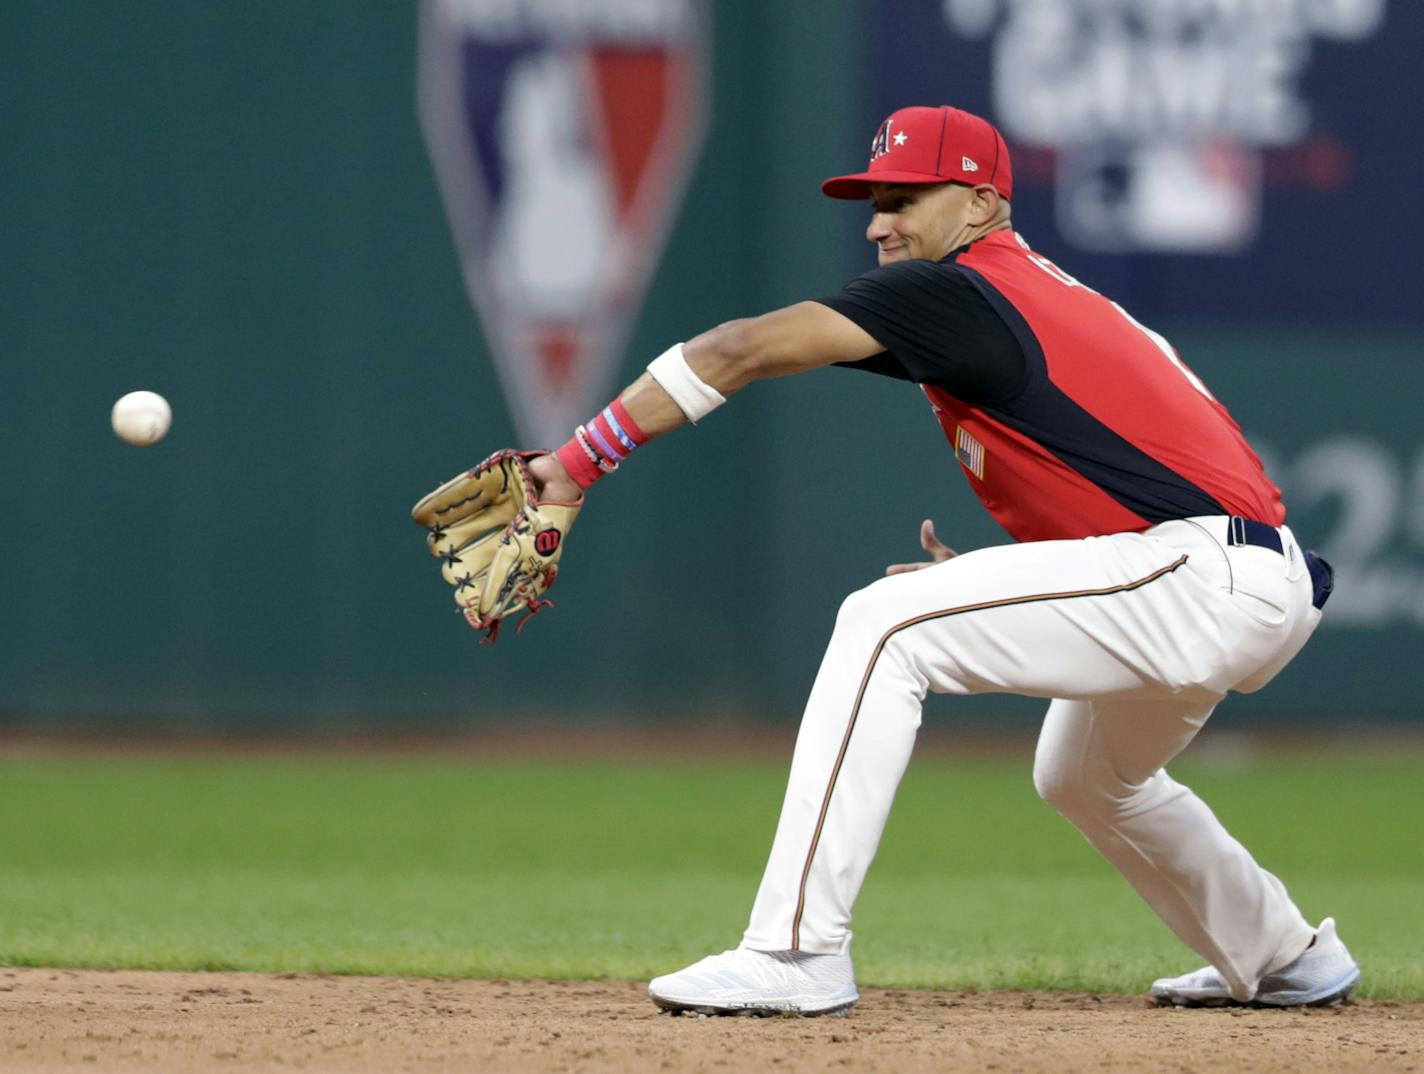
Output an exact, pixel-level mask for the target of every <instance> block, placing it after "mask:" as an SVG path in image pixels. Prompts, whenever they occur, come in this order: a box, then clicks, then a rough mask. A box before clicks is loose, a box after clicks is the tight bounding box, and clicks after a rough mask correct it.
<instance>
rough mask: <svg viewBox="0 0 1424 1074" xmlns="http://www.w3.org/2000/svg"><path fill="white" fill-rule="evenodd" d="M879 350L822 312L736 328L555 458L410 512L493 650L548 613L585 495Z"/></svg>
mask: <svg viewBox="0 0 1424 1074" xmlns="http://www.w3.org/2000/svg"><path fill="white" fill-rule="evenodd" d="M883 349H884V348H882V347H881V346H880V345H879V344H878V343H876V341H875V340H874V339H872V338H871V337H870V336H868V335H866V333H865V332H864V331H863V330H862V329H860V328H858V327H857V326H856V325H855V324H854V323H852V322H851V321H850V320H848V319H847V318H845V317H843V316H841V314H839V313H836V312H835V311H834V310H832V309H830V308H829V307H826V306H822V305H820V304H819V303H815V302H799V303H797V304H796V305H794V306H788V307H786V308H785V309H780V310H775V311H774V312H772V313H768V314H765V315H764V316H761V317H750V318H747V319H746V320H740V321H730V322H728V323H727V324H724V325H719V326H718V327H716V328H714V329H712V330H711V331H710V332H703V333H702V334H701V335H700V336H697V337H696V338H695V339H693V340H691V341H690V342H688V343H685V344H683V343H679V344H678V345H677V346H675V347H670V348H668V350H667V351H666V352H665V353H663V354H662V355H661V356H660V357H658V358H657V359H655V360H654V361H653V362H652V364H650V365H649V366H648V371H647V373H645V374H643V376H641V377H639V378H638V380H637V381H636V382H635V383H633V384H632V385H630V386H629V387H628V389H627V390H626V391H624V392H623V393H622V394H621V395H619V396H618V398H616V399H614V400H613V401H612V402H611V403H609V404H608V405H607V406H606V407H604V408H603V410H601V411H600V412H599V413H598V414H596V415H595V416H594V417H593V418H592V419H591V420H590V421H589V422H588V423H587V424H586V425H580V426H579V427H578V428H577V429H574V430H572V431H573V436H572V438H570V440H569V441H568V443H566V444H564V446H563V447H561V448H559V449H558V450H557V451H555V452H553V453H552V454H541V453H537V452H524V451H509V450H506V451H497V452H495V453H494V454H493V455H491V456H490V457H489V458H487V459H486V460H485V461H484V462H482V463H480V464H479V465H478V466H475V467H474V468H473V469H471V470H467V471H465V472H464V473H461V474H457V475H456V476H455V477H453V478H451V479H450V480H449V481H447V482H445V484H443V485H441V486H440V487H439V488H437V489H436V490H435V491H434V492H432V493H430V494H428V495H426V496H424V497H422V498H421V499H420V501H419V502H418V503H417V504H416V505H415V507H414V508H413V510H412V512H411V514H412V516H413V517H414V519H415V521H416V522H417V523H419V524H420V525H421V526H424V527H425V529H426V547H427V548H429V550H430V552H431V554H432V555H434V556H436V557H437V558H439V559H440V561H441V568H440V569H441V574H442V576H443V577H444V579H445V581H446V582H448V583H449V584H450V585H452V586H454V587H455V602H456V603H457V604H458V605H459V606H460V610H461V611H462V612H463V613H464V616H465V618H466V619H467V620H468V621H469V623H470V625H471V626H473V627H476V628H478V629H481V630H486V631H488V635H487V637H486V640H487V641H493V640H494V638H495V637H497V636H498V630H499V626H500V623H501V622H502V621H503V619H504V618H505V617H506V616H508V615H511V614H517V613H519V612H527V613H528V614H529V615H532V614H534V613H535V612H536V611H538V610H539V609H540V608H542V607H546V606H547V605H548V603H549V602H548V601H547V600H545V599H544V593H545V592H546V591H547V590H548V588H549V587H550V586H551V585H553V584H554V579H555V578H556V577H557V575H558V570H559V563H560V557H561V556H562V555H563V549H564V538H565V536H566V535H567V533H568V530H569V527H570V526H571V525H572V524H573V522H574V519H575V518H577V517H578V513H579V510H580V509H581V508H582V507H583V493H584V490H585V489H587V488H588V487H589V486H590V485H592V484H593V483H594V482H595V481H597V480H598V479H599V478H600V477H602V476H603V475H604V474H607V473H612V472H613V471H614V470H616V469H617V468H618V464H619V463H620V462H621V461H622V460H623V459H625V458H627V457H628V455H629V454H630V453H632V452H633V451H634V450H636V449H637V448H638V447H640V446H641V445H643V444H645V443H647V442H648V441H649V440H651V439H653V438H654V437H656V436H661V435H662V434H663V433H665V432H668V431H670V430H672V429H675V428H677V427H678V426H679V425H682V424H683V423H684V422H687V421H693V422H695V421H697V420H698V419H699V418H702V417H704V416H706V415H707V414H708V413H710V412H711V411H712V410H714V409H716V408H717V407H719V406H721V405H722V404H723V403H725V402H726V401H727V397H728V396H729V395H732V394H733V393H734V392H737V391H739V390H740V389H742V388H743V387H745V386H746V385H747V384H750V383H751V382H752V381H754V380H761V379H764V378H766V377H779V376H785V375H786V374H788V373H799V372H801V371H803V370H806V369H814V368H816V367H817V366H822V365H829V364H830V363H832V362H845V361H855V360H857V359H860V358H866V357H869V356H870V355H872V354H876V353H878V352H879V351H881V350H883ZM522 624H523V621H521V625H522Z"/></svg>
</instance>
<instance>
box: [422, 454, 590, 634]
mask: <svg viewBox="0 0 1424 1074" xmlns="http://www.w3.org/2000/svg"><path fill="white" fill-rule="evenodd" d="M542 454H544V452H541V451H508V450H506V451H496V452H495V453H494V454H493V455H491V456H490V457H489V458H487V459H485V461H484V462H482V463H480V464H479V465H478V466H476V467H475V468H474V469H473V470H469V471H466V472H465V473H463V474H460V475H459V476H458V477H453V478H451V479H450V480H449V481H447V482H445V484H443V485H441V486H440V487H439V488H438V489H436V490H435V491H434V492H432V493H430V495H428V496H425V497H423V498H422V499H421V500H420V502H419V503H417V504H416V505H415V507H414V508H412V510H411V516H412V517H413V518H414V519H415V521H416V522H417V523H419V524H420V525H422V526H424V527H426V529H427V531H428V532H427V533H426V536H425V543H426V546H427V547H428V548H429V549H430V552H431V554H432V555H434V556H436V557H437V558H439V559H440V560H442V561H443V562H442V563H441V566H440V573H441V574H442V575H443V576H444V578H445V581H447V582H449V583H450V584H451V585H452V586H454V587H455V603H456V604H458V605H459V606H460V610H461V611H462V612H463V613H464V616H465V619H466V620H467V621H468V622H469V624H470V626H472V627H474V628H475V629H476V630H484V631H487V632H488V633H487V634H486V635H485V638H484V641H485V642H486V643H489V642H493V641H494V640H495V639H496V638H497V637H498V636H499V627H500V623H501V622H502V621H503V620H504V618H505V617H506V616H509V615H513V614H514V613H515V612H519V611H524V612H526V613H527V614H526V615H525V618H524V619H521V620H520V622H519V626H518V627H516V628H515V633H516V634H517V633H518V632H519V631H520V630H522V629H523V628H524V624H525V622H527V621H528V619H529V616H532V615H533V614H534V613H536V612H537V611H539V609H540V608H544V607H547V606H549V605H550V604H551V603H552V602H551V601H548V600H544V599H542V597H543V594H544V593H545V591H546V590H548V588H549V587H550V586H551V585H553V584H554V579H555V578H556V577H557V576H558V573H559V569H558V568H559V559H560V557H562V556H563V554H564V536H565V535H566V534H567V533H568V531H569V527H570V526H571V525H573V521H574V519H575V518H577V517H578V513H579V508H581V507H582V506H583V498H582V497H580V498H579V500H578V501H577V502H576V503H554V502H541V501H540V500H539V497H538V493H537V492H536V491H535V485H534V479H533V477H532V476H531V475H530V473H529V463H528V460H529V459H532V458H535V457H536V456H538V455H542Z"/></svg>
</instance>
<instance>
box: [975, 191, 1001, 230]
mask: <svg viewBox="0 0 1424 1074" xmlns="http://www.w3.org/2000/svg"><path fill="white" fill-rule="evenodd" d="M998 213H999V192H998V191H997V190H995V189H994V188H993V187H992V186H989V185H988V184H987V183H986V184H982V185H980V186H976V187H975V188H974V194H973V196H972V197H971V198H970V201H969V223H971V224H973V225H974V226H975V227H980V226H982V225H984V224H988V223H991V222H992V221H993V220H994V218H995V217H996V216H997V215H998Z"/></svg>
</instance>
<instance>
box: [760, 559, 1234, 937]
mask: <svg viewBox="0 0 1424 1074" xmlns="http://www.w3.org/2000/svg"><path fill="white" fill-rule="evenodd" d="M1214 582H1215V580H1214V579H1212V578H1206V579H1204V578H1203V577H1201V576H1200V574H1199V572H1196V571H1193V570H1191V569H1189V567H1188V565H1187V562H1186V559H1185V558H1184V557H1183V556H1182V554H1181V553H1180V552H1179V550H1178V549H1176V548H1173V547H1170V546H1168V545H1166V544H1164V543H1162V542H1154V541H1150V540H1147V539H1143V538H1141V537H1140V535H1134V534H1128V535H1121V537H1120V538H1102V539H1097V540H1092V541H1064V542H1057V541H1053V542H1038V543H1035V544H1022V545H1013V546H1007V547H1000V548H992V549H984V550H982V551H979V552H972V553H968V554H966V555H963V556H960V557H958V558H956V559H953V560H950V561H948V562H946V563H943V564H940V565H938V566H936V567H933V568H929V569H926V570H922V571H917V572H914V573H910V574H903V575H897V576H894V577H891V578H886V579H883V580H881V581H878V582H876V583H875V584H874V585H871V586H869V587H868V588H866V589H864V590H861V591H859V592H858V593H855V594H853V595H852V596H851V597H850V598H848V599H847V601H846V602H845V604H844V605H843V606H842V609H841V612H840V615H839V617H838V618H837V622H836V629H835V632H834V634H833V635H832V639H831V643H830V645H829V646H828V648H827V651H826V656H825V658H824V660H823V661H822V665H821V669H820V672H819V674H818V675H817V678H816V682H815V685H814V686H813V688H812V691H811V696H810V698H809V700H808V702H807V706H806V710H805V713H804V715H803V717H802V722H801V730H800V733H799V735H798V738H797V744H796V752H795V755H794V757H793V759H792V767H791V775H790V778H789V781H788V785H787V791H786V797H785V800H784V803H783V806H782V813H781V821H780V823H779V825H778V827H777V832H776V837H775V840H774V841H773V845H772V852H771V856H770V859H769V861H768V863H767V868H766V871H765V874H764V875H763V879H762V884H761V888H760V890H759V891H758V894H757V899H756V903H755V905H754V908H753V911H752V917H751V923H750V927H749V928H748V930H747V932H746V935H745V937H744V940H743V943H744V944H745V945H747V946H749V947H753V948H758V949H763V950H781V949H797V950H800V951H803V952H815V953H836V952H843V951H844V950H846V948H847V945H848V944H849V939H850V933H849V922H850V917H851V907H852V905H853V904H854V902H855V899H856V897H857V895H858V894H859V891H860V887H861V883H862V881H863V880H864V877H865V874H866V871H867V870H868V868H869V865H870V862H871V860H872V859H873V858H874V855H875V852H876V849H877V847H878V845H879V840H880V835H881V832H882V831H883V828H884V825H885V822H886V819H887V818H888V816H889V812H890V807H891V803H892V801H893V798H894V795H895V791H896V788H897V786H898V784H899V781H900V778H901V776H902V774H903V773H904V770H905V767H906V765H907V764H908V762H909V758H910V754H911V751H912V750H913V747H914V741H915V735H916V732H917V730H918V728H919V724H920V708H921V704H922V702H923V699H924V696H925V693H926V691H927V690H931V689H933V690H936V691H940V692H948V693H958V694H972V693H980V692H985V691H996V690H997V691H1012V692H1016V693H1027V694H1033V695H1037V696H1045V697H1052V696H1055V695H1060V696H1061V695H1062V694H1064V693H1075V694H1082V695H1089V694H1115V693H1116V694H1120V693H1134V692H1144V691H1145V692H1148V693H1154V692H1155V693H1158V694H1161V693H1164V692H1165V693H1174V692H1179V691H1182V690H1194V689H1195V688H1193V687H1191V686H1190V684H1192V683H1196V682H1200V681H1201V680H1202V679H1203V678H1204V677H1209V675H1210V674H1212V673H1213V669H1214V668H1215V666H1216V664H1217V663H1218V661H1219V654H1218V653H1216V652H1215V651H1214V650H1212V649H1211V646H1210V643H1204V645H1203V646H1199V647H1193V646H1183V645H1182V644H1180V641H1179V638H1180V635H1181V633H1182V631H1181V630H1180V629H1179V625H1180V621H1181V619H1182V617H1183V616H1184V615H1188V614H1195V612H1194V611H1193V609H1195V608H1196V607H1197V606H1198V604H1199V603H1200V602H1201V599H1202V598H1203V594H1204V591H1205V590H1207V589H1210V588H1211V587H1212V586H1213V585H1214ZM1202 614H1209V613H1205V612H1204V613H1202ZM1196 696H1201V697H1204V698H1205V699H1206V700H1207V701H1208V703H1209V702H1210V701H1212V700H1214V699H1215V698H1216V697H1217V696H1218V694H1217V693H1215V692H1212V691H1210V690H1207V691H1200V690H1198V691H1196Z"/></svg>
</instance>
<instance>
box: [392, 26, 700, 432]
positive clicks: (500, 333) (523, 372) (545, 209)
mask: <svg viewBox="0 0 1424 1074" xmlns="http://www.w3.org/2000/svg"><path fill="white" fill-rule="evenodd" d="M707 2H708V0H580V2H578V3H569V2H567V0H425V2H424V3H423V4H422V6H421V11H420V57H419V85H420V116H421V126H422V128H423V129H424V132H425V138H426V143H427V145H428V146H429V149H430V154H431V158H432V160H433V162H434V164H435V170H436V173H437V176H438V178H439V182H440V189H441V193H442V195H443V197H444V201H445V208H446V212H447V214H448V216H449V218H450V224H451V227H452V229H453V231H454V236H455V242H456V245H457V247H458V249H459V253H460V261H461V265H462V268H463V271H464V276H465V283H466V286H467V288H468V290H469V293H470V297H471V300H472V301H473V302H474V305H475V308H476V310H477V311H478V313H479V317H480V322H481V326H482V328H483V330H484V333H485V338H486V340H487V341H488V343H489V347H490V351H491V353H492V355H493V356H494V359H495V363H496V366H497V368H498V370H499V374H500V381H501V383H502V385H503V387H504V391H505V395H506V398H507V399H508V401H509V404H510V407H511V410H512V411H513V414H514V418H515V423H516V425H517V426H518V430H519V434H520V436H521V437H523V438H524V440H525V442H526V443H528V444H530V445H533V446H552V445H553V444H555V443H559V442H561V441H562V440H564V439H565V438H567V436H568V435H569V430H570V429H572V428H573V427H574V425H576V424H577V423H578V422H580V421H583V420H584V419H585V418H587V417H588V414H589V412H590V411H591V410H593V409H594V408H596V407H597V406H598V405H599V404H600V403H603V402H605V401H606V396H607V395H609V394H610V393H611V392H612V391H613V390H614V388H615V387H616V386H615V385H614V384H613V383H612V381H613V378H614V377H615V376H616V374H617V370H618V366H619V362H620V360H621V358H622V357H623V353H622V352H623V348H624V346H625V345H626V343H627V339H628V335H629V333H630V332H631V330H632V328H633V322H634V320H635V318H636V316H637V313H638V311H639V308H640V307H641V304H642V299H643V294H644V292H645V290H646V287H647V283H648V280H649V277H650V276H651V274H652V272H653V270H654V268H655V267H656V266H657V262H658V260H659V259H660V258H661V256H662V250H663V245H664V243H665V240H666V238H667V234H668V231H669V229H670V227H671V224H672V221H673V217H674V214H675V212H676V210H677V208H678V207H679V206H680V204H681V202H682V197H683V193H684V191H685V188H686V185H687V180H688V178H689V177H690V173H691V168H692V163H693V161H694V159H695V157H696V155H697V152H698V150H699V149H700V148H701V145H702V138H703V131H704V126H705V118H706V117H705V111H706V107H705V103H706V98H707V93H706V84H705V73H706V51H707V42H708V38H709V35H708V30H707V25H708V18H707V15H708V12H707Z"/></svg>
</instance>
